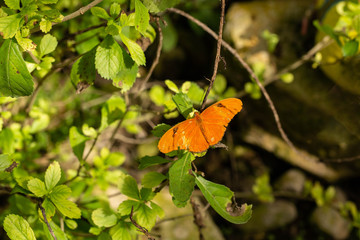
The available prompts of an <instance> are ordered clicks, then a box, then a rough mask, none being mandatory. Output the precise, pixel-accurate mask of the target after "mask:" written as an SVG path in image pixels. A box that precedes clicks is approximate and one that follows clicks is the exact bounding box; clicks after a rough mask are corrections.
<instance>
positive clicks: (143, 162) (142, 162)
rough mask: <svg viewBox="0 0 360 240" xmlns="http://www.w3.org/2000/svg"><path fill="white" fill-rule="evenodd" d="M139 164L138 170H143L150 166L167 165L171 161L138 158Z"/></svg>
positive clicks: (147, 157) (151, 157)
mask: <svg viewBox="0 0 360 240" xmlns="http://www.w3.org/2000/svg"><path fill="white" fill-rule="evenodd" d="M139 162H140V165H139V169H144V168H147V167H150V166H154V165H158V164H163V163H168V162H171V161H170V160H168V159H165V158H162V157H159V156H145V157H142V158H140V160H139Z"/></svg>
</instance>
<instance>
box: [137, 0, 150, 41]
mask: <svg viewBox="0 0 360 240" xmlns="http://www.w3.org/2000/svg"><path fill="white" fill-rule="evenodd" d="M149 20H150V15H149V12H148V9H147V8H146V7H145V6H144V4H142V3H141V2H140V1H139V0H135V29H136V30H138V31H139V32H140V33H141V34H142V35H145V32H146V29H147V28H148V26H149Z"/></svg>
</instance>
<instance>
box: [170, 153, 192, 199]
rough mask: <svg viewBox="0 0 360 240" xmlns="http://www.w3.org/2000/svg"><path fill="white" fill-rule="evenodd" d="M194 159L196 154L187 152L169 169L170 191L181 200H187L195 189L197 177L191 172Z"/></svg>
mask: <svg viewBox="0 0 360 240" xmlns="http://www.w3.org/2000/svg"><path fill="white" fill-rule="evenodd" d="M194 159H195V157H194V155H193V154H191V153H190V152H187V153H185V154H184V155H183V156H182V157H181V158H180V159H178V160H176V161H175V162H174V164H173V165H172V166H171V167H170V169H169V187H170V192H171V194H172V196H173V197H174V198H175V199H176V200H177V201H179V202H183V203H185V202H187V201H188V200H189V199H190V196H191V194H192V192H193V190H194V186H195V178H194V176H193V175H190V173H189V171H190V170H191V162H192V161H193V160H194Z"/></svg>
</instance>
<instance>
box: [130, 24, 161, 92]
mask: <svg viewBox="0 0 360 240" xmlns="http://www.w3.org/2000/svg"><path fill="white" fill-rule="evenodd" d="M155 22H156V25H157V29H158V32H159V43H158V46H157V50H156V56H155V59H154V61H153V63H152V65H151V67H150V70H149V72H148V74H147V75H146V77H145V79H144V81H142V83H141V85H140V88H139V90H138V92H137V94H136V96H135V98H136V97H138V96H139V95H140V94H141V93H142V92H143V91H144V89H145V85H146V83H147V82H148V81H149V79H150V77H151V75H152V74H153V72H154V70H155V68H156V66H157V65H158V63H159V59H160V55H161V49H162V45H163V33H162V29H161V26H160V23H159V17H156V18H155Z"/></svg>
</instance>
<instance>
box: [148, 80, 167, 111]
mask: <svg viewBox="0 0 360 240" xmlns="http://www.w3.org/2000/svg"><path fill="white" fill-rule="evenodd" d="M149 95H150V99H151V101H153V102H154V103H155V104H156V105H158V106H163V105H164V102H165V89H164V88H163V87H162V86H159V85H155V86H153V87H152V88H151V89H150V92H149Z"/></svg>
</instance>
